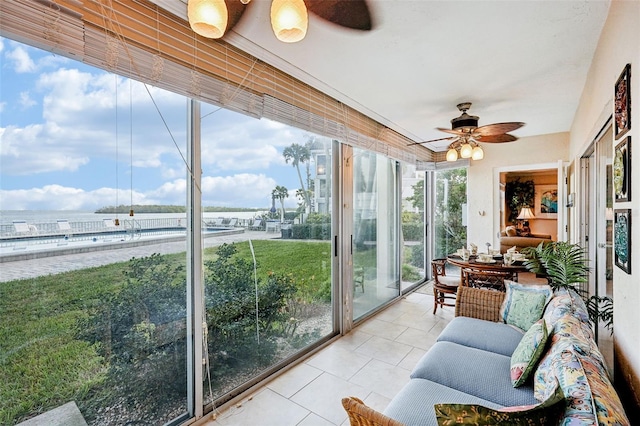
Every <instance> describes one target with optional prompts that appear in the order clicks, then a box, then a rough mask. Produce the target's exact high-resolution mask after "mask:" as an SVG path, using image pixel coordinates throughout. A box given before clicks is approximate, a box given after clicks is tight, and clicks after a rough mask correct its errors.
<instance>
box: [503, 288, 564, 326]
mask: <svg viewBox="0 0 640 426" xmlns="http://www.w3.org/2000/svg"><path fill="white" fill-rule="evenodd" d="M505 287H506V296H505V298H504V302H503V303H502V306H501V308H500V318H502V320H503V321H504V322H505V323H507V324H511V325H513V326H516V327H518V328H519V329H521V330H524V331H527V330H529V327H531V326H532V325H533V323H534V322H536V321H538V320H539V319H540V318H542V313H543V312H544V307H545V306H546V304H547V302H548V301H549V300H550V299H551V297H552V296H553V291H552V290H551V287H549V286H548V285H533V284H518V283H516V282H513V281H505Z"/></svg>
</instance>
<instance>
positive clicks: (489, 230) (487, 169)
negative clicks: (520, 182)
mask: <svg viewBox="0 0 640 426" xmlns="http://www.w3.org/2000/svg"><path fill="white" fill-rule="evenodd" d="M523 120H525V121H526V119H524V118H523ZM482 148H483V149H484V159H483V160H480V161H478V162H474V161H471V166H470V167H469V171H468V176H469V178H468V179H469V180H468V181H469V184H468V192H467V194H468V195H467V197H468V214H469V221H468V223H469V228H468V229H467V240H468V242H469V243H475V244H476V245H477V246H478V247H485V243H487V242H490V243H491V244H492V246H493V247H499V246H500V244H499V242H498V237H497V234H498V233H499V232H500V217H499V214H498V212H499V211H500V210H499V209H500V208H499V206H500V199H499V197H500V193H499V186H498V178H497V177H496V176H495V175H496V173H497V171H498V170H501V169H505V168H507V169H510V171H515V170H530V168H531V165H532V164H540V165H545V167H543V168H549V166H551V167H557V163H558V161H559V160H563V161H567V160H568V158H569V134H568V133H554V134H549V135H541V136H534V137H528V138H521V139H519V140H517V141H516V142H513V143H505V144H484V145H482ZM482 212H484V213H485V214H484V215H482ZM494 212H496V213H495V214H494ZM554 234H555V232H554Z"/></svg>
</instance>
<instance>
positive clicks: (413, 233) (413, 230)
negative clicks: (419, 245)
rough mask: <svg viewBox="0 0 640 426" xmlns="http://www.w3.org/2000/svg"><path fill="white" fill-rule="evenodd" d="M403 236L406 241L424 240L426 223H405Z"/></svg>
mask: <svg viewBox="0 0 640 426" xmlns="http://www.w3.org/2000/svg"><path fill="white" fill-rule="evenodd" d="M402 237H403V238H404V240H405V241H422V240H423V239H424V224H422V223H419V222H411V223H403V224H402Z"/></svg>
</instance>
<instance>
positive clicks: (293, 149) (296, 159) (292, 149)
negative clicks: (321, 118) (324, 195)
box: [282, 143, 311, 207]
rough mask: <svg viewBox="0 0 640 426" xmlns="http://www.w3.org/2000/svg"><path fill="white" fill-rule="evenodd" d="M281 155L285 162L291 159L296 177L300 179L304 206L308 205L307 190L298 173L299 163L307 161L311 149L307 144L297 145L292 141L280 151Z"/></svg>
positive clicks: (300, 174)
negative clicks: (296, 173)
mask: <svg viewBox="0 0 640 426" xmlns="http://www.w3.org/2000/svg"><path fill="white" fill-rule="evenodd" d="M282 156H283V157H284V161H286V163H287V164H289V161H291V165H292V166H293V167H295V168H296V171H297V172H298V179H299V180H300V188H301V189H302V191H303V192H304V202H305V207H306V206H310V205H311V200H310V199H309V194H308V191H307V189H306V188H305V186H304V181H303V180H302V173H300V163H307V162H308V161H309V159H310V158H311V151H310V150H309V146H308V144H307V145H299V144H297V143H293V144H291V146H288V147H286V148H285V149H284V151H282Z"/></svg>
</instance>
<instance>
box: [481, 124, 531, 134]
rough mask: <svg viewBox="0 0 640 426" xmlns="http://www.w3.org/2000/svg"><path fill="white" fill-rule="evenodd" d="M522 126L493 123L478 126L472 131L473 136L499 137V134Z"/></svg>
mask: <svg viewBox="0 0 640 426" xmlns="http://www.w3.org/2000/svg"><path fill="white" fill-rule="evenodd" d="M522 126H524V123H520V122H515V121H514V122H511V123H495V124H487V125H486V126H480V127H478V128H477V129H475V130H474V131H473V134H474V135H481V136H489V135H499V134H501V133H509V132H512V131H514V130H516V129H519V128H520V127H522Z"/></svg>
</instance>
